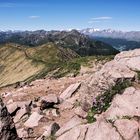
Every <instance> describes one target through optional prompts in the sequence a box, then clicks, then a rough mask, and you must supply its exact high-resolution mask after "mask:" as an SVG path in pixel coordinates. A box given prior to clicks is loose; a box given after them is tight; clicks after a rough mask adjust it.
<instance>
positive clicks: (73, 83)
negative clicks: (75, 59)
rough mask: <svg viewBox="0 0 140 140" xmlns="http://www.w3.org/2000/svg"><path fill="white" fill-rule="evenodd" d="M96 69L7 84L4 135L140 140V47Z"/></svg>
mask: <svg viewBox="0 0 140 140" xmlns="http://www.w3.org/2000/svg"><path fill="white" fill-rule="evenodd" d="M93 67H94V66H92V68H91V71H92V72H87V73H82V74H79V75H77V76H76V77H74V76H73V77H72V76H67V77H62V78H59V79H56V78H50V77H46V78H44V79H37V80H34V81H32V82H31V83H29V84H27V85H23V86H19V87H11V86H9V87H4V88H2V89H1V90H0V93H1V98H2V100H3V102H2V100H0V129H1V132H0V139H1V140H18V139H22V140H140V49H136V50H132V51H126V52H121V53H119V54H117V55H116V56H115V58H114V60H111V61H109V62H107V63H105V64H104V65H101V66H100V67H99V68H96V69H94V68H93ZM85 71H86V70H85Z"/></svg>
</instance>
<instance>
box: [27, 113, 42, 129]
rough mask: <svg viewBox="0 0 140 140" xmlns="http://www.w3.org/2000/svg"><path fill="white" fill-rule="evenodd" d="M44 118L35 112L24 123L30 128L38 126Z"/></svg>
mask: <svg viewBox="0 0 140 140" xmlns="http://www.w3.org/2000/svg"><path fill="white" fill-rule="evenodd" d="M42 117H43V116H42V115H40V114H38V113H37V112H33V113H32V115H31V116H30V117H29V119H28V120H27V121H26V122H25V123H24V125H25V126H26V127H30V128H32V127H35V126H38V122H39V120H40V119H41V118H42Z"/></svg>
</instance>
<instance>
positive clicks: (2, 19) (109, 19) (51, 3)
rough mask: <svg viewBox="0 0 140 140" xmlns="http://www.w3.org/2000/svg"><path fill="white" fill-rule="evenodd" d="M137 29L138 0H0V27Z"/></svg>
mask: <svg viewBox="0 0 140 140" xmlns="http://www.w3.org/2000/svg"><path fill="white" fill-rule="evenodd" d="M84 28H97V29H115V30H123V31H132V30H133V31H139V30H140V0H0V30H40V29H44V30H63V29H64V30H67V29H84Z"/></svg>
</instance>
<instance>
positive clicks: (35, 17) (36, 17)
mask: <svg viewBox="0 0 140 140" xmlns="http://www.w3.org/2000/svg"><path fill="white" fill-rule="evenodd" d="M29 18H30V19H38V18H40V16H29Z"/></svg>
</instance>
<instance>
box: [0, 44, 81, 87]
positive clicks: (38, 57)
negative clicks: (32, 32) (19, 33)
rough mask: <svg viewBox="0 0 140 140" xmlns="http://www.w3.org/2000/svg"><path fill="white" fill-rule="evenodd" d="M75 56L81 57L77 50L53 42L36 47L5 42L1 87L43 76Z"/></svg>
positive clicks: (0, 54) (0, 65) (1, 51)
mask: <svg viewBox="0 0 140 140" xmlns="http://www.w3.org/2000/svg"><path fill="white" fill-rule="evenodd" d="M75 57H79V56H78V55H77V54H76V53H75V52H73V51H71V50H69V49H63V48H60V47H58V46H56V45H55V44H52V43H49V44H44V45H42V46H38V47H35V48H30V47H25V46H19V45H17V44H5V45H3V46H0V69H1V73H0V79H1V80H0V87H1V86H6V85H11V84H14V83H16V82H18V81H20V82H22V81H28V80H29V81H32V80H34V79H36V78H42V77H43V76H45V75H46V74H47V73H48V72H49V71H51V70H54V69H55V68H57V66H58V64H60V63H62V62H65V61H68V60H70V59H73V58H75Z"/></svg>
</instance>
